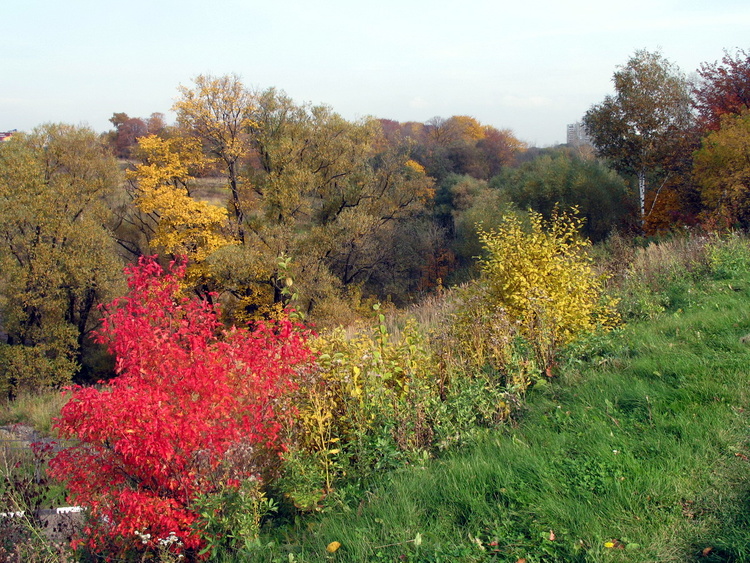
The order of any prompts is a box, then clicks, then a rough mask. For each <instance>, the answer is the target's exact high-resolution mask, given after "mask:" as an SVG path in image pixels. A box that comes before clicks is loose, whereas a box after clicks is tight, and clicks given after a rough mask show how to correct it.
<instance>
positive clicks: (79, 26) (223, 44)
mask: <svg viewBox="0 0 750 563" xmlns="http://www.w3.org/2000/svg"><path fill="white" fill-rule="evenodd" d="M736 48H743V49H750V2H748V1H747V0H712V1H710V2H709V1H707V0H628V1H625V2H623V1H617V2H613V1H608V0H598V1H589V0H538V1H536V2H534V1H519V0H516V1H514V2H508V1H505V0H494V1H489V0H483V1H478V0H463V1H456V0H453V1H451V2H447V1H441V0H377V1H374V2H358V1H357V0H317V1H316V0H301V1H284V0H267V1H265V2H259V1H256V0H244V1H243V0H211V1H207V0H200V1H198V0H130V1H118V2H113V1H108V0H0V131H4V130H8V129H19V130H28V129H31V128H33V127H35V126H36V125H39V124H41V123H44V122H48V121H62V122H68V123H74V124H87V125H89V126H91V127H92V128H94V129H95V130H96V131H105V130H108V129H110V128H111V124H110V123H109V122H108V119H109V118H110V117H111V116H112V114H113V113H114V112H126V113H127V114H129V115H130V116H133V117H148V116H149V115H150V114H151V113H153V112H163V113H165V114H166V115H167V120H168V121H169V122H171V121H172V120H173V117H174V116H173V114H171V113H170V108H171V106H172V104H173V103H174V100H175V98H176V96H177V86H178V85H179V84H183V85H190V84H191V79H192V78H193V77H195V76H196V75H198V74H214V75H221V74H228V73H236V74H238V75H239V76H240V77H241V78H242V80H243V82H244V83H245V84H246V85H247V86H249V87H252V88H267V87H270V86H275V87H277V88H278V89H280V90H284V91H286V92H287V93H288V94H289V95H290V96H291V97H292V98H293V99H295V100H296V101H298V102H312V103H316V104H317V103H324V104H327V105H329V106H331V107H332V108H333V109H334V110H335V111H337V112H339V113H341V114H342V115H343V116H344V117H346V118H348V119H355V118H359V117H363V116H366V115H373V116H375V117H384V118H389V119H395V120H399V121H422V122H423V121H426V120H428V119H430V118H431V117H434V116H441V117H450V116H451V115H470V116H473V117H475V118H476V119H478V120H479V121H480V122H481V123H483V124H487V125H493V126H495V127H497V128H509V129H512V130H513V131H514V133H515V134H516V136H517V137H519V138H520V139H522V140H524V141H526V142H528V143H530V144H533V145H537V146H548V145H552V144H556V143H558V142H565V126H566V124H568V123H573V122H575V121H578V120H580V118H581V116H582V115H583V113H584V112H585V111H586V110H587V109H588V108H589V107H590V106H591V105H592V104H594V103H597V102H600V101H601V100H602V99H603V98H604V96H605V95H606V94H608V93H612V82H611V77H612V73H613V72H614V70H615V67H616V66H617V65H622V64H625V63H626V62H627V60H628V58H629V57H630V56H631V55H632V54H633V53H634V52H635V51H636V50H638V49H648V50H657V49H661V51H662V53H663V55H664V56H665V57H666V58H667V59H669V60H670V61H672V62H674V63H675V64H677V65H678V66H679V67H680V69H681V70H682V71H683V72H684V73H686V74H691V73H693V72H694V71H695V70H696V68H698V66H699V65H700V63H701V62H706V61H708V62H713V61H716V60H718V59H721V57H722V55H723V51H724V49H729V50H730V51H734V50H735V49H736Z"/></svg>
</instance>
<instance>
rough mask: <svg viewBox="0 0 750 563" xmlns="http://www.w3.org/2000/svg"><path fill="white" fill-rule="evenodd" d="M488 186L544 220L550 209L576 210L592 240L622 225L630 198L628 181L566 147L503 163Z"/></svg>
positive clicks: (631, 207) (631, 206) (625, 224)
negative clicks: (509, 165) (505, 166)
mask: <svg viewBox="0 0 750 563" xmlns="http://www.w3.org/2000/svg"><path fill="white" fill-rule="evenodd" d="M490 186H491V187H493V188H495V189H498V190H500V191H501V192H503V196H504V197H503V199H505V200H506V201H512V202H513V203H515V204H516V205H517V206H518V208H519V209H532V210H534V211H537V212H539V213H541V214H542V216H543V217H544V218H545V219H546V220H550V219H551V218H552V214H553V213H554V210H555V209H556V208H557V207H559V208H560V209H561V210H565V211H567V210H569V209H571V208H573V207H575V208H577V209H578V210H579V215H580V216H581V217H582V218H583V219H584V223H583V226H582V230H581V232H582V234H583V235H585V236H587V237H588V238H590V239H591V240H592V241H594V242H596V241H600V240H602V239H604V238H606V237H607V235H608V234H609V233H610V232H611V231H612V230H613V229H623V228H625V229H626V228H628V226H629V225H628V220H629V219H630V216H631V214H632V212H633V211H634V202H633V198H632V196H631V194H630V193H629V192H630V190H629V189H628V185H627V183H626V182H625V180H623V178H621V177H620V176H618V175H617V173H616V172H614V171H613V170H611V169H609V168H608V167H606V166H605V165H604V164H603V163H602V162H601V161H599V160H597V159H594V158H590V159H583V158H580V157H578V156H576V154H575V153H574V152H573V151H570V150H559V149H556V150H548V151H545V152H544V153H542V154H541V155H539V156H538V157H537V158H535V159H534V160H531V161H528V162H524V163H523V164H521V165H520V166H518V167H516V168H508V169H505V170H504V171H503V172H502V173H501V174H500V175H499V176H497V177H495V178H494V179H493V180H492V182H491V183H490Z"/></svg>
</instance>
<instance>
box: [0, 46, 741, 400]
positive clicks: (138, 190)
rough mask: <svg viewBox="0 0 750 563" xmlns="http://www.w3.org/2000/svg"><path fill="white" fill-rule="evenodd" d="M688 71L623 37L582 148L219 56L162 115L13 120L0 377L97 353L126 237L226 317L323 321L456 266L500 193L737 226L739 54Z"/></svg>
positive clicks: (612, 223) (631, 229)
mask: <svg viewBox="0 0 750 563" xmlns="http://www.w3.org/2000/svg"><path fill="white" fill-rule="evenodd" d="M698 77H699V78H698V80H697V81H695V82H690V81H688V79H687V78H686V77H685V76H684V75H683V74H682V73H681V72H680V71H679V69H677V68H676V67H675V66H674V65H672V64H671V63H670V62H669V61H667V60H666V59H665V58H664V57H663V56H662V55H661V54H660V53H649V52H646V51H638V52H636V53H635V55H634V56H633V57H632V58H631V59H630V60H629V61H628V62H627V63H626V64H625V65H623V66H622V67H620V68H618V69H617V70H616V72H615V74H614V77H613V79H614V86H615V92H616V93H615V95H613V96H608V97H607V98H606V99H605V100H604V101H603V102H601V103H600V104H596V105H594V106H592V108H591V110H590V111H589V112H588V113H587V114H586V116H585V117H584V123H585V125H586V128H587V130H588V132H589V134H590V136H591V138H592V140H593V144H594V149H595V150H594V149H586V148H585V147H583V148H581V147H567V146H561V147H555V148H549V149H538V148H530V147H527V146H525V145H524V143H522V142H520V141H519V140H518V139H517V138H516V137H515V136H514V135H513V133H512V132H510V131H508V130H500V129H496V128H494V127H491V126H487V125H483V124H481V123H479V122H478V121H477V120H476V119H473V118H471V117H468V116H453V117H450V118H448V119H443V118H434V119H432V120H430V121H428V122H426V123H415V122H410V123H398V122H395V121H392V120H385V119H375V118H364V119H361V120H357V121H348V120H346V119H344V118H342V117H341V116H340V115H338V114H337V113H335V112H334V111H333V110H332V109H331V108H329V107H327V106H315V105H310V104H299V103H296V102H294V101H293V100H291V99H290V98H289V97H288V96H287V95H286V94H284V93H283V92H281V91H279V90H276V89H269V90H265V91H260V92H255V91H251V90H249V89H248V88H246V87H245V86H244V85H243V84H242V82H241V81H240V80H239V79H238V78H237V77H236V76H222V77H211V76H199V77H197V78H196V79H195V81H194V83H193V84H192V85H190V86H188V87H180V89H179V92H180V97H179V99H178V101H177V102H176V103H175V105H174V107H173V109H174V111H175V112H176V114H177V122H176V123H175V124H172V125H168V124H166V123H165V121H164V116H163V115H161V114H158V113H154V114H152V115H151V116H150V117H148V118H137V117H130V116H128V115H126V114H124V113H115V114H114V115H113V117H112V119H111V122H112V124H113V129H112V130H111V131H110V132H108V133H106V134H104V135H97V134H96V133H94V132H93V131H91V130H88V129H85V128H78V127H72V126H67V125H44V126H41V127H39V128H37V129H35V130H34V131H32V132H29V133H25V134H17V135H14V136H13V138H12V139H11V140H10V141H9V142H6V143H3V146H2V147H0V230H1V231H2V232H1V234H2V236H1V237H0V331H2V335H1V336H2V340H0V342H1V343H0V386H2V392H3V393H7V394H11V395H12V394H13V393H14V392H15V391H16V390H17V389H18V388H21V387H36V386H39V385H50V384H59V383H62V382H64V381H68V380H69V379H70V378H71V377H73V376H75V377H78V378H79V380H81V381H86V380H91V379H96V378H99V377H101V376H103V375H106V374H108V373H109V372H110V371H111V366H110V365H109V363H108V362H109V361H110V360H108V356H107V355H106V354H104V353H103V352H102V351H101V350H99V349H98V348H97V347H96V346H95V345H93V344H92V340H91V338H90V336H91V334H92V331H94V330H95V329H96V327H97V326H98V324H99V322H100V316H99V312H98V310H97V305H98V304H100V303H103V302H107V301H109V300H110V299H111V298H112V297H114V296H117V295H121V294H122V293H123V291H124V280H123V277H122V274H121V270H122V266H123V264H125V263H131V262H133V261H135V260H137V259H138V258H139V257H141V256H145V255H153V254H158V255H159V256H160V259H161V260H163V261H164V262H165V263H166V262H168V261H170V260H173V259H176V258H178V257H181V256H185V257H187V259H188V262H189V267H188V271H187V273H186V276H185V278H184V282H183V283H184V285H185V289H186V290H188V291H189V292H193V293H195V294H197V295H199V296H201V297H204V298H206V299H208V300H209V301H218V302H220V303H221V304H222V311H223V315H224V321H226V322H227V323H233V322H240V323H246V322H248V321H250V322H252V321H253V320H256V319H261V318H273V317H276V316H278V315H279V314H280V313H281V311H282V310H283V309H284V308H285V307H287V306H289V305H291V306H292V307H294V308H295V309H296V310H297V311H298V313H299V314H301V315H304V316H305V317H306V318H307V319H309V320H310V321H313V322H315V323H317V324H318V326H326V325H335V324H348V323H350V322H352V321H353V320H355V319H357V318H358V317H359V316H360V315H361V314H362V312H363V311H366V310H369V308H370V307H369V306H370V304H371V303H372V302H374V301H375V300H380V301H391V302H393V303H394V304H396V305H404V304H407V303H409V302H411V301H414V300H415V299H417V298H418V297H419V296H421V295H424V294H425V293H426V292H429V291H431V290H433V289H434V288H436V287H441V286H443V285H450V284H453V283H456V282H459V281H463V280H466V279H469V278H471V277H472V276H473V275H474V273H475V272H474V268H475V266H474V258H475V257H476V256H478V255H480V253H481V252H482V244H481V242H480V239H479V237H478V235H477V225H481V226H482V228H483V229H484V231H485V232H486V231H489V230H491V229H492V228H494V227H496V226H498V225H499V221H500V218H501V217H502V216H503V215H505V214H507V213H518V214H520V215H523V214H524V213H525V212H526V211H527V210H528V209H532V210H534V211H537V212H539V213H541V214H542V215H543V216H544V217H546V218H549V217H551V216H552V214H553V212H554V209H555V208H556V207H560V208H562V209H563V210H566V209H569V208H573V207H575V208H577V209H578V213H579V216H581V217H582V218H583V219H585V222H584V224H583V227H582V229H583V233H584V234H585V235H586V236H587V237H589V238H590V239H592V240H594V241H599V240H603V239H605V238H606V237H607V236H608V235H609V234H610V233H611V232H612V231H613V230H617V231H619V232H624V233H636V234H653V233H656V232H660V231H668V230H679V229H681V228H683V227H685V226H690V227H693V226H702V227H704V228H708V229H718V228H733V227H739V228H743V229H744V228H746V227H747V223H748V220H749V219H750V202H749V201H748V196H747V193H748V186H750V165H748V164H747V162H748V155H749V154H750V148H749V147H750V121H749V120H750V117H748V116H749V114H748V104H749V103H750V56H749V55H748V53H746V52H745V51H737V52H736V53H734V54H730V53H727V54H726V55H725V56H724V58H723V59H722V61H721V62H715V63H706V64H704V65H702V66H701V68H700V69H699V70H698Z"/></svg>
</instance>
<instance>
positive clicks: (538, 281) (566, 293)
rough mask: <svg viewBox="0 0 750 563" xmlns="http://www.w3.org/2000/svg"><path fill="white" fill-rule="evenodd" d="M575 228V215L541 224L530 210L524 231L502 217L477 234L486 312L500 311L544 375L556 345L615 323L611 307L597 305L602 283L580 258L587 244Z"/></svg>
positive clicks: (517, 222)
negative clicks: (496, 224)
mask: <svg viewBox="0 0 750 563" xmlns="http://www.w3.org/2000/svg"><path fill="white" fill-rule="evenodd" d="M581 225H582V220H581V219H579V218H577V217H576V216H575V214H566V213H557V212H556V213H555V214H553V217H552V218H551V219H550V220H549V221H544V219H543V218H542V215H541V214H539V213H536V212H533V211H531V212H529V215H528V228H524V225H523V224H522V222H521V221H520V220H519V219H518V217H516V216H514V215H507V216H505V217H504V218H503V222H502V224H501V226H500V227H498V228H497V229H493V230H490V231H481V230H480V240H481V241H482V244H483V245H484V247H485V249H486V251H487V258H485V259H483V260H482V261H481V268H482V277H481V280H480V285H484V286H486V299H487V304H486V306H487V309H488V310H490V311H491V310H493V309H494V310H497V311H502V313H503V314H505V315H507V317H508V319H509V320H510V321H511V322H512V323H515V324H517V325H518V332H519V334H520V335H521V336H523V337H524V339H525V340H526V341H527V342H528V343H529V344H530V346H531V347H532V349H533V350H534V353H535V355H536V359H537V361H538V363H539V365H540V366H543V367H544V368H545V369H547V370H549V368H550V367H551V366H552V365H553V363H554V358H555V354H556V352H557V350H558V349H559V347H560V346H562V345H564V344H566V343H568V342H570V341H571V340H573V339H574V338H575V337H576V336H578V335H579V334H581V333H584V332H587V331H591V330H593V329H595V328H596V327H597V326H603V327H611V326H613V325H614V324H616V323H617V321H618V318H617V313H616V312H615V309H614V303H613V302H612V301H611V300H609V301H608V302H605V303H602V301H603V289H604V287H603V279H602V277H601V276H600V275H597V273H596V272H595V271H594V268H593V265H592V260H591V258H590V256H589V255H588V254H587V253H586V250H587V249H588V247H589V246H590V243H589V242H588V241H587V240H585V239H583V238H581V237H580V236H579V234H578V233H579V231H580V229H581ZM483 291H484V290H483Z"/></svg>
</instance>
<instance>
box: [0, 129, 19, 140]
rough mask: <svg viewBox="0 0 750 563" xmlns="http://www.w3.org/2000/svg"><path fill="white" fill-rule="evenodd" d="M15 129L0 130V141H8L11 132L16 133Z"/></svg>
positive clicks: (11, 134)
mask: <svg viewBox="0 0 750 563" xmlns="http://www.w3.org/2000/svg"><path fill="white" fill-rule="evenodd" d="M17 132H18V130H17V129H12V130H10V131H0V143H2V142H3V141H10V138H11V137H12V136H13V133H17Z"/></svg>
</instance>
